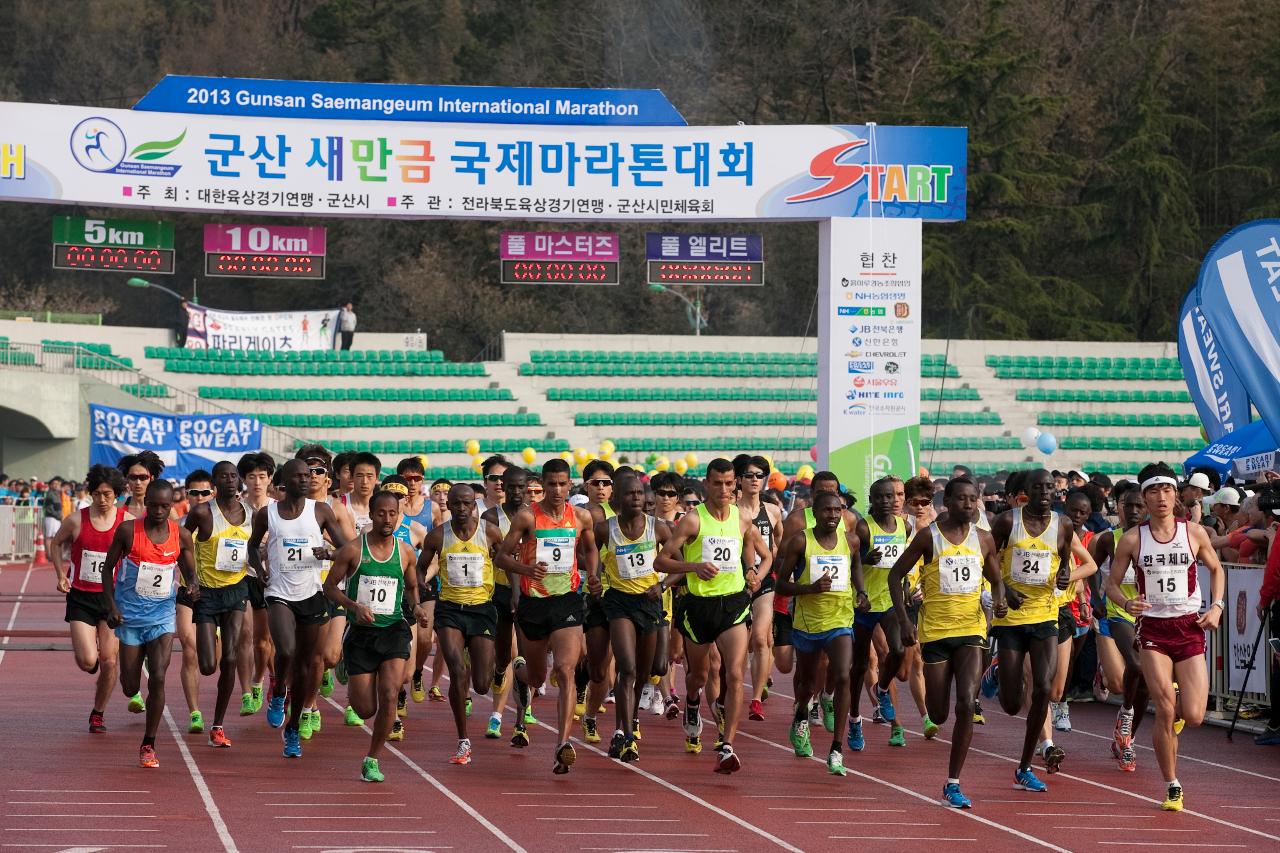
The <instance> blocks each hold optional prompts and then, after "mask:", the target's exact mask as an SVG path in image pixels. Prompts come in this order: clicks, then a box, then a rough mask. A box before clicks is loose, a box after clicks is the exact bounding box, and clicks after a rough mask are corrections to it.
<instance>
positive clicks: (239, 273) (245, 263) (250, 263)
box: [204, 252, 325, 278]
mask: <svg viewBox="0 0 1280 853" xmlns="http://www.w3.org/2000/svg"><path fill="white" fill-rule="evenodd" d="M324 258H325V256H324V255H272V254H261V253H255V252H206V253H205V256H204V274H205V275H207V276H233V277H239V278H324Z"/></svg>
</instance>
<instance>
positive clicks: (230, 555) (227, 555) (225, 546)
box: [213, 537, 248, 572]
mask: <svg viewBox="0 0 1280 853" xmlns="http://www.w3.org/2000/svg"><path fill="white" fill-rule="evenodd" d="M247 544H248V543H247V542H245V540H243V539H230V538H227V537H223V538H222V539H219V540H218V553H217V555H216V556H215V557H214V560H213V567H214V568H215V569H217V570H218V571H220V572H239V571H243V570H244V566H245V562H244V557H245V552H246V550H247V548H246V545H247Z"/></svg>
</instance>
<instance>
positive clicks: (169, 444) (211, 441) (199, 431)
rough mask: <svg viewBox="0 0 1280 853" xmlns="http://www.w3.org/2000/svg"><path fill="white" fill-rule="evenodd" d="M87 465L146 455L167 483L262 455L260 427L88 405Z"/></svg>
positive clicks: (229, 418) (244, 420) (233, 419)
mask: <svg viewBox="0 0 1280 853" xmlns="http://www.w3.org/2000/svg"><path fill="white" fill-rule="evenodd" d="M89 435H90V440H89V464H90V465H111V466H114V465H115V464H116V462H118V461H119V460H120V457H121V456H126V455H128V454H130V453H141V452H142V451H144V450H150V451H152V452H154V453H155V454H156V455H158V456H159V457H160V459H161V461H163V462H164V474H163V475H162V476H163V477H164V478H165V479H169V478H173V479H177V480H181V479H183V478H184V477H186V476H187V475H188V474H190V473H191V472H192V471H196V470H199V469H201V468H203V469H205V470H206V471H208V470H210V469H212V468H213V465H214V463H215V462H218V461H219V460H222V459H230V460H232V461H235V460H237V459H239V458H240V456H241V455H243V454H245V453H251V452H255V451H258V450H261V449H262V423H261V422H260V421H258V420H257V419H256V418H249V417H245V416H243V415H171V414H169V413H167V412H140V411H136V410H134V409H117V408H115V407H113V406H100V405H97V404H94V403H91V404H89Z"/></svg>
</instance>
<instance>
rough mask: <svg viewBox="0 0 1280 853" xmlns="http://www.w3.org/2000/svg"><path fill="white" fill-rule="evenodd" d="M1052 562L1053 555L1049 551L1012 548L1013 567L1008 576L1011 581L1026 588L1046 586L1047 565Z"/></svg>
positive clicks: (1047, 578)
mask: <svg viewBox="0 0 1280 853" xmlns="http://www.w3.org/2000/svg"><path fill="white" fill-rule="evenodd" d="M1052 561H1053V553H1052V552H1050V551H1033V550H1031V549H1029V548H1014V549H1013V566H1012V567H1011V569H1010V571H1009V576H1010V578H1011V579H1012V580H1015V581H1017V582H1018V583H1020V584H1025V585H1027V586H1048V584H1049V564H1050V563H1051V562H1052Z"/></svg>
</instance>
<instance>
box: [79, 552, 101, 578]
mask: <svg viewBox="0 0 1280 853" xmlns="http://www.w3.org/2000/svg"><path fill="white" fill-rule="evenodd" d="M106 562H107V555H106V554H104V553H103V552H102V551H81V552H80V568H79V572H78V574H79V575H80V580H82V581H84V582H85V583H102V567H103V566H104V565H106Z"/></svg>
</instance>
